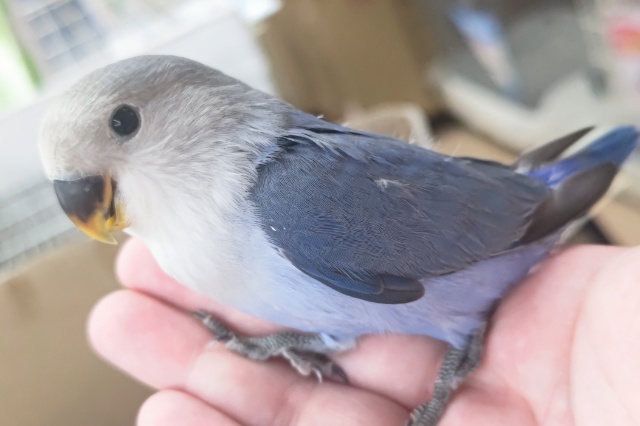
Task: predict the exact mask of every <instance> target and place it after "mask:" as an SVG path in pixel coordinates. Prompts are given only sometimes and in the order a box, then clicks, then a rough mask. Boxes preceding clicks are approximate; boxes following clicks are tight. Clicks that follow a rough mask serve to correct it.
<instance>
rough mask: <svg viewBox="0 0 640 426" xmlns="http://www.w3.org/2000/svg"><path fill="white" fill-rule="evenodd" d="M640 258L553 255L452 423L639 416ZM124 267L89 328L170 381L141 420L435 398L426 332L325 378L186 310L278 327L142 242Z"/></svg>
mask: <svg viewBox="0 0 640 426" xmlns="http://www.w3.org/2000/svg"><path fill="white" fill-rule="evenodd" d="M639 257H640V252H637V251H634V250H624V249H618V248H606V247H584V248H578V249H573V250H570V251H569V252H565V253H563V254H560V255H558V256H556V257H555V258H554V259H552V260H550V261H549V262H547V263H546V264H545V265H544V267H543V268H542V269H541V270H540V271H538V273H536V274H535V275H533V276H532V277H531V278H530V279H528V280H527V282H526V283H524V284H523V285H522V286H521V287H520V288H519V289H518V290H517V291H515V292H514V293H513V294H512V295H511V296H510V297H509V298H508V299H507V300H506V301H505V303H504V304H503V305H502V307H501V308H500V310H499V311H498V312H497V314H496V316H495V321H494V325H493V326H492V328H491V330H490V332H489V340H488V346H487V352H486V355H485V359H484V361H483V363H482V365H481V366H480V368H479V369H478V370H477V371H476V373H474V374H473V375H472V376H471V378H470V379H469V380H468V381H467V382H466V383H465V384H464V385H463V386H462V387H461V388H460V390H459V392H458V393H456V395H455V396H454V398H453V399H452V401H451V404H450V406H449V409H448V410H447V412H446V414H445V417H444V418H443V420H442V422H441V424H442V425H443V426H446V425H455V424H467V422H468V420H469V419H473V424H475V425H495V424H510V425H522V426H528V425H537V424H544V425H556V424H557V425H574V424H575V425H587V424H604V423H605V422H607V423H608V424H632V423H634V421H633V419H634V418H635V420H636V422H637V421H638V419H640V407H638V405H637V404H635V403H634V402H635V401H634V399H635V397H634V396H635V395H637V393H638V391H639V390H640V364H639V363H638V362H637V360H636V358H635V354H637V353H639V352H640V339H638V338H637V337H638V334H640V322H639V321H638V319H637V318H638V315H637V314H638V312H637V311H638V309H640V308H639V307H638V306H639V305H638V303H637V302H636V301H637V300H640V284H637V283H635V280H636V277H637V276H640V274H639V272H640V270H639V268H638V267H637V266H635V265H639V264H640V262H638V258H639ZM119 275H120V277H121V279H122V281H123V282H124V284H125V285H126V286H127V287H128V288H129V289H130V290H133V291H130V290H125V291H120V292H117V293H115V294H111V295H109V296H108V297H107V298H106V299H105V300H103V301H102V302H101V303H100V304H98V306H97V307H96V308H95V310H94V313H93V315H92V317H91V320H90V336H91V339H92V342H93V344H94V346H95V348H96V349H97V351H98V352H99V353H101V354H102V355H103V356H104V357H105V358H107V359H108V360H109V361H111V362H112V363H114V364H115V365H116V366H118V367H120V368H122V369H123V370H124V371H126V372H128V373H129V374H131V375H132V376H134V377H135V378H137V379H138V380H140V381H142V382H144V383H147V384H149V385H150V386H152V387H154V388H157V389H159V390H160V391H159V392H158V393H157V394H156V395H155V396H154V397H152V398H151V399H149V400H148V401H147V403H145V405H144V407H143V408H142V410H141V413H140V417H139V419H138V424H139V425H140V426H147V425H154V426H163V425H175V424H180V425H184V426H196V425H211V424H216V425H232V424H245V425H289V424H297V425H312V424H314V425H315V424H317V425H324V424H354V425H356V424H357V425H359V424H363V425H385V426H386V425H394V424H397V425H402V424H403V422H404V421H405V420H406V418H407V416H408V413H409V411H410V409H411V408H413V407H415V406H417V405H419V404H420V403H422V402H425V401H426V400H427V399H428V397H429V393H430V390H431V389H432V386H433V381H434V379H435V376H436V373H437V368H438V364H439V359H440V357H441V356H442V355H443V353H444V345H442V344H441V343H436V342H434V341H430V340H428V339H426V338H422V337H411V336H397V335H396V336H369V337H366V338H364V339H362V340H361V341H360V343H359V345H358V348H357V349H356V350H354V351H351V352H348V353H345V354H341V355H339V356H337V357H336V360H337V361H338V362H339V364H340V365H341V366H342V367H343V368H344V369H345V371H346V372H347V373H348V375H349V377H350V380H351V386H344V385H341V384H337V383H330V382H329V383H324V384H321V385H320V384H317V383H316V382H315V381H314V380H312V379H309V378H302V377H300V376H298V375H297V374H296V373H295V372H294V371H293V370H291V369H290V368H289V366H288V365H286V364H284V363H280V362H277V361H273V362H268V363H258V362H254V361H250V360H247V359H244V358H242V357H240V356H239V355H236V354H233V353H231V352H229V351H227V350H226V349H225V348H224V347H223V346H222V345H220V344H213V345H209V344H208V343H209V342H210V341H211V336H210V335H209V334H208V333H207V332H206V331H205V330H204V329H203V327H202V326H201V325H200V324H198V323H197V322H196V321H195V320H193V319H192V318H190V317H189V315H187V314H186V311H188V310H194V309H206V310H208V311H210V312H212V313H214V314H216V315H217V316H218V318H220V319H223V320H224V321H225V322H227V323H228V324H230V325H231V326H232V327H233V328H235V329H236V330H237V331H239V332H242V333H246V334H251V335H256V334H263V333H267V332H270V331H273V330H274V327H273V326H272V325H269V324H266V323H264V322H261V321H259V320H256V319H254V318H251V317H248V316H245V315H243V314H240V313H238V312H235V311H232V310H230V309H228V308H225V307H222V306H220V305H218V304H215V303H214V302H211V301H210V300H207V299H206V298H204V297H202V296H199V295H197V294H195V293H193V292H191V291H189V290H187V289H186V288H184V287H182V286H180V285H178V284H176V283H175V282H173V281H172V280H170V279H169V278H168V277H166V276H165V275H164V274H163V273H162V272H161V271H160V270H159V268H158V267H157V265H156V264H155V262H154V261H153V259H152V258H151V255H150V254H149V252H148V251H147V250H146V249H145V248H144V246H143V245H142V244H141V243H140V242H138V241H135V240H134V241H131V242H130V243H128V244H127V245H126V247H125V249H124V250H123V254H122V256H121V259H120V262H119ZM161 301H165V302H166V303H162V302H161ZM633 333H635V335H636V338H635V339H634V338H631V337H632V336H633V335H634V334H633ZM634 416H635V417H634ZM605 419H606V420H605ZM612 419H613V420H614V421H613V422H612ZM616 421H617V423H616Z"/></svg>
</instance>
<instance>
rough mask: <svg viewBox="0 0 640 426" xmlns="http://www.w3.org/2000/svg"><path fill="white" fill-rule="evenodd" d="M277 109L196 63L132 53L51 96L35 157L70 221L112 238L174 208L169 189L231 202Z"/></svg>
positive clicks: (269, 134) (268, 138) (271, 130)
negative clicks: (129, 57) (149, 217)
mask: <svg viewBox="0 0 640 426" xmlns="http://www.w3.org/2000/svg"><path fill="white" fill-rule="evenodd" d="M282 105H283V104H282V103H280V102H279V101H277V100H276V99H274V98H272V97H270V96H268V95H266V94H264V93H262V92H260V91H257V90H254V89H252V88H250V87H249V86H246V85H245V84H243V83H241V82H239V81H237V80H235V79H233V78H231V77H229V76H226V75H224V74H223V73H221V72H219V71H217V70H214V69H212V68H209V67H207V66H204V65H202V64H200V63H197V62H194V61H191V60H188V59H184V58H179V57H174V56H139V57H135V58H131V59H126V60H124V61H120V62H116V63H114V64H111V65H109V66H107V67H104V68H101V69H98V70H96V71H94V72H93V73H91V74H89V75H87V76H86V77H84V78H83V79H82V80H80V81H79V82H77V83H76V84H75V85H74V86H72V87H71V88H70V89H69V90H67V91H66V92H65V93H64V94H62V95H61V96H60V97H59V98H58V99H56V100H55V101H54V102H53V105H52V106H51V108H50V110H49V111H48V113H47V115H46V116H45V119H44V122H43V125H42V127H41V131H40V137H39V145H40V154H41V158H42V161H43V164H44V167H45V170H46V173H47V176H48V177H49V178H50V179H51V180H52V181H53V185H54V189H55V192H56V195H57V197H58V200H59V201H60V204H61V206H62V208H63V210H64V212H65V213H66V214H67V215H68V216H69V218H70V219H71V220H72V221H73V223H74V224H75V225H76V226H78V227H79V228H80V229H81V230H82V231H84V232H85V233H86V234H87V235H89V236H91V237H93V238H95V239H97V240H100V241H103V242H114V241H115V240H114V239H113V237H112V236H111V233H112V232H113V231H115V230H119V229H123V228H126V227H129V226H132V227H134V226H135V225H137V224H140V223H143V222H144V221H145V220H146V219H148V218H145V217H144V216H145V215H147V216H148V215H151V214H154V215H161V214H162V212H161V211H157V210H162V206H164V208H166V209H171V208H174V207H175V205H174V203H176V202H178V200H175V199H168V198H169V197H168V194H169V193H172V192H173V193H180V194H185V195H186V196H191V197H192V198H194V202H196V203H197V200H198V197H214V198H216V197H217V200H218V203H219V204H223V205H224V204H228V205H231V204H233V203H234V200H235V198H237V197H238V196H241V195H242V194H240V193H241V192H242V191H243V190H245V189H246V187H247V186H248V185H249V184H250V181H251V178H252V173H254V171H255V170H253V171H252V165H251V162H252V161H253V160H252V159H253V158H255V156H256V155H260V151H261V150H263V149H264V148H265V147H266V146H268V145H269V144H271V143H272V140H273V135H274V134H276V133H277V129H278V128H279V127H280V125H281V123H280V121H281V118H280V115H279V114H278V108H282ZM253 169H255V167H253ZM239 192H240V193H239ZM146 204H150V205H153V207H148V206H147V207H145V205H146ZM151 208H153V209H156V211H152V212H149V209H151Z"/></svg>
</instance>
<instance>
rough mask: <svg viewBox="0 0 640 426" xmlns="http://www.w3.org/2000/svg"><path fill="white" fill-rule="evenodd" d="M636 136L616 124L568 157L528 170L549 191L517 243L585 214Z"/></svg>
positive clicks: (541, 234) (559, 226)
mask: <svg viewBox="0 0 640 426" xmlns="http://www.w3.org/2000/svg"><path fill="white" fill-rule="evenodd" d="M638 137H639V134H638V131H637V130H636V129H635V128H633V127H619V128H617V129H615V130H612V131H611V132H609V133H607V134H605V135H604V136H602V137H601V138H599V139H598V140H596V141H595V142H593V143H591V144H590V145H588V146H586V147H585V148H583V149H582V150H580V151H578V152H577V153H575V154H574V155H572V156H570V157H567V158H565V159H563V160H560V161H557V162H555V163H550V164H546V165H540V166H539V167H537V168H534V169H532V170H529V171H527V172H526V174H528V175H529V176H531V177H532V178H534V179H536V180H538V181H540V182H542V183H544V184H546V185H548V186H549V187H551V188H552V192H551V194H550V196H549V198H547V199H546V200H545V202H544V203H542V204H540V205H539V206H538V208H537V209H536V211H535V212H534V213H533V216H532V218H531V222H530V224H529V227H528V228H527V230H526V231H525V233H524V235H523V236H522V238H521V240H520V241H519V244H527V243H531V242H533V241H536V240H538V239H540V238H543V237H544V236H546V235H549V234H551V233H552V232H555V231H557V230H560V229H563V228H564V227H565V226H566V225H567V224H569V223H570V222H571V221H573V220H575V219H577V218H579V217H580V216H583V215H584V214H586V213H587V212H588V211H589V209H590V208H591V207H592V206H593V205H594V204H595V203H596V202H598V200H599V199H600V198H601V197H602V196H603V195H604V194H605V193H606V192H607V190H608V189H609V186H610V185H611V182H613V179H614V178H615V177H616V175H617V174H618V171H619V168H620V166H621V165H622V163H624V161H625V160H626V159H627V158H629V156H630V155H631V153H632V152H633V150H634V149H635V148H636V146H637V145H638Z"/></svg>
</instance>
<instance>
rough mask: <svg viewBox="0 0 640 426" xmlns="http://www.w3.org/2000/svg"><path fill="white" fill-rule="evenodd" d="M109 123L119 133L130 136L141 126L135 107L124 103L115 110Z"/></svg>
mask: <svg viewBox="0 0 640 426" xmlns="http://www.w3.org/2000/svg"><path fill="white" fill-rule="evenodd" d="M109 125H110V126H111V129H112V130H113V131H114V132H116V133H117V134H118V135H120V136H129V135H131V134H133V133H134V132H135V131H136V130H138V127H140V117H139V116H138V113H137V112H136V111H135V110H134V109H133V108H131V107H130V106H128V105H122V106H119V107H118V108H116V110H115V111H114V112H113V115H112V116H111V119H110V120H109Z"/></svg>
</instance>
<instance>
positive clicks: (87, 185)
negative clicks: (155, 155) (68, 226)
mask: <svg viewBox="0 0 640 426" xmlns="http://www.w3.org/2000/svg"><path fill="white" fill-rule="evenodd" d="M53 189H54V190H55V192H56V196H57V197H58V201H59V202H60V206H61V207H62V210H63V211H64V212H65V214H66V215H67V216H68V217H69V219H71V221H72V222H73V223H74V224H75V225H76V226H77V227H78V228H79V229H80V230H81V231H82V232H84V233H85V234H87V235H88V236H90V237H91V238H94V239H96V240H98V241H102V242H103V243H108V244H117V243H116V240H115V238H113V236H112V235H111V233H112V232H114V231H117V230H120V229H124V228H126V227H127V226H129V223H128V222H127V220H126V218H125V216H124V209H123V208H122V205H121V204H120V203H119V201H118V200H117V199H116V198H117V197H116V196H115V194H114V190H115V182H114V181H113V180H112V179H111V178H110V177H109V176H87V177H83V178H80V179H77V180H72V181H65V180H54V181H53Z"/></svg>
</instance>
